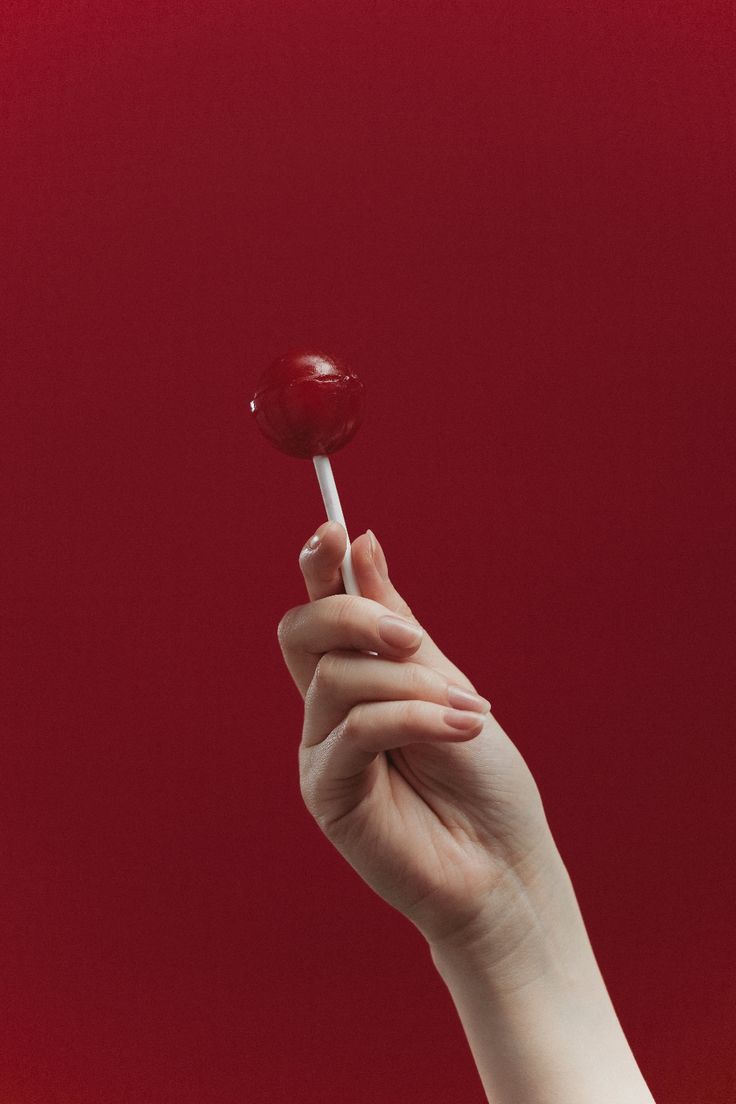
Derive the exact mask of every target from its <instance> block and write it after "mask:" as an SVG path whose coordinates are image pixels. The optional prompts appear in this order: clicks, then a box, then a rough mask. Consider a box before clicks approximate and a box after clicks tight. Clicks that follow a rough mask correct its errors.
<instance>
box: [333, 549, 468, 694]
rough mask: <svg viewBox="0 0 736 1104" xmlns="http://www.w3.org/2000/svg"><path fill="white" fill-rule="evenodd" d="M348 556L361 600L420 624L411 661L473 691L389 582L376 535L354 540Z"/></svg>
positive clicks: (386, 565) (466, 679)
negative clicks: (419, 638)
mask: <svg viewBox="0 0 736 1104" xmlns="http://www.w3.org/2000/svg"><path fill="white" fill-rule="evenodd" d="M351 557H352V561H353V570H354V571H355V578H356V581H357V583H358V586H359V587H360V593H361V594H362V595H363V597H364V598H372V599H373V601H374V602H380V603H381V605H383V606H386V608H387V609H390V610H391V611H392V612H393V613H397V614H398V615H399V616H400V617H407V618H408V619H409V620H410V621H415V622H416V623H417V624H421V625H422V628H423V629H424V639H423V640H422V643H421V644H420V646H419V649H418V651H416V652H415V653H414V655H413V656H412V657H411V659H412V661H413V662H414V663H423V664H424V665H425V666H426V667H432V668H433V669H434V670H436V671H441V672H442V673H443V674H444V675H446V676H447V677H448V678H450V679H452V681H454V682H455V683H456V684H457V685H458V686H465V687H466V688H467V689H469V690H472V691H473V692H475V687H474V686H473V685H472V684H471V683H470V681H469V679H468V678H467V677H466V676H465V675H464V674H463V672H462V671H460V670H459V669H458V668H457V667H456V666H455V664H454V663H451V662H450V660H449V659H448V658H447V656H446V655H444V654H443V653H442V652H441V651H440V649H439V648H438V647H437V645H436V644H435V643H434V641H433V640H432V638H431V637H430V636H429V633H428V632H427V627H426V625H423V624H422V622H421V621H420V620H419V618H418V617H415V616H414V614H413V612H412V611H411V609H410V608H409V605H408V604H407V602H406V601H405V600H404V598H403V597H402V596H401V595H400V594H399V592H398V590H397V589H396V587H395V586H394V585H393V583H392V582H391V578H390V576H389V573H388V563H387V562H386V555H385V553H384V551H383V549H382V548H381V545H380V544H379V542H378V539H377V537H376V535H375V533H373V532H371V530H370V529H368V530H366V532H365V533H362V534H361V535H360V536H359V537H357V538H356V540H354V541H353V543H352V545H351Z"/></svg>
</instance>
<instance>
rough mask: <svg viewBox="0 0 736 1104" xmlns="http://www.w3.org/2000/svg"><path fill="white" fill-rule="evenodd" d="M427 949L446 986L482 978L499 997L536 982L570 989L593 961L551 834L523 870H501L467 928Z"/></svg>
mask: <svg viewBox="0 0 736 1104" xmlns="http://www.w3.org/2000/svg"><path fill="white" fill-rule="evenodd" d="M428 943H429V948H430V953H431V955H432V960H433V962H434V964H435V966H436V968H437V970H438V971H439V973H440V975H441V976H442V977H444V978H445V980H447V977H446V975H448V976H451V975H455V974H458V973H460V974H462V973H465V972H469V973H471V974H473V975H475V976H478V975H479V974H482V975H483V977H484V979H485V984H486V985H488V986H490V987H491V988H495V989H497V990H498V992H499V993H503V992H505V991H508V990H512V989H514V988H519V987H521V986H525V985H529V984H530V983H531V982H534V981H541V980H545V981H547V982H552V981H554V982H556V983H557V984H560V985H563V986H564V985H565V984H570V985H577V984H579V982H580V980H581V977H580V975H581V972H582V968H583V966H585V965H587V966H589V965H590V962H589V959H590V958H591V957H592V951H591V948H590V943H589V941H588V937H587V933H586V931H585V926H584V924H583V920H582V917H581V915H580V910H579V907H578V904H577V899H576V897H575V892H574V890H573V886H572V882H571V881H570V876H569V874H568V872H567V868H566V867H565V864H564V862H563V861H562V857H561V855H560V853H559V851H558V850H557V847H556V845H555V842H554V840H553V838H552V836H551V835H550V836H549V837H548V839H547V840H546V841H545V842H544V843H543V844H542V845H541V846H540V848H539V849H538V850H537V851H536V852H535V854H534V855H533V856H529V857H528V858H527V859H526V860H525V862H524V864H523V865H516V866H513V867H512V866H509V867H507V868H506V869H505V871H504V873H503V875H502V877H501V878H500V879H499V882H498V884H497V885H496V887H495V888H494V890H493V892H492V894H491V895H490V896H489V899H488V902H487V904H486V906H485V907H483V908H482V910H481V911H479V912H478V914H477V915H476V916H475V917H474V918H473V919H472V920H471V921H469V922H467V923H466V924H464V925H463V926H462V927H461V928H458V929H456V930H454V931H452V932H451V933H448V934H447V935H445V936H443V937H442V938H440V939H433V940H428Z"/></svg>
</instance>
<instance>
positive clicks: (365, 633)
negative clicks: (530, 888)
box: [279, 522, 551, 954]
mask: <svg viewBox="0 0 736 1104" xmlns="http://www.w3.org/2000/svg"><path fill="white" fill-rule="evenodd" d="M317 535H319V536H320V537H321V541H320V543H319V544H318V546H317V547H316V548H315V549H310V548H309V547H308V546H305V548H304V549H303V550H302V554H301V556H300V566H301V568H302V572H303V574H304V579H305V582H306V585H307V591H308V594H309V597H310V603H308V604H307V605H304V606H300V607H297V608H296V609H293V610H290V611H289V612H288V613H287V614H286V616H285V617H284V618H283V620H282V622H281V624H280V626H279V639H280V643H281V647H282V650H283V654H284V659H285V661H286V664H287V666H288V668H289V671H290V672H291V675H292V677H293V678H294V681H295V682H296V685H297V686H298V688H299V690H300V692H301V694H302V696H303V697H304V699H305V710H304V729H303V734H302V743H301V747H300V753H299V759H300V777H301V788H302V794H303V797H304V800H305V802H306V805H307V807H308V809H309V810H310V812H311V813H312V814H313V816H314V817H315V819H316V820H317V822H318V823H319V825H320V826H321V828H322V830H323V831H324V832H325V834H326V835H327V836H328V838H329V839H330V840H331V841H332V843H333V844H334V845H335V846H336V847H337V849H338V850H339V851H340V852H341V853H342V854H343V855H344V856H345V858H346V859H347V860H348V861H349V862H350V863H351V865H352V866H353V867H354V868H355V869H356V870H357V871H358V873H360V874H361V875H362V877H363V878H364V879H365V881H366V882H367V883H368V884H369V885H370V886H372V887H373V889H375V890H376V892H378V893H379V894H380V895H381V896H382V897H383V898H384V899H385V900H386V901H388V902H389V903H390V904H391V905H393V906H394V907H395V908H397V909H398V910H399V911H401V912H402V913H404V914H405V915H406V916H407V917H409V919H410V920H412V921H413V922H414V923H415V924H416V925H417V927H418V928H419V929H420V930H421V931H422V933H423V934H424V935H425V937H426V938H427V940H428V941H429V942H430V943H438V942H441V941H443V940H445V939H453V940H454V939H456V938H459V937H461V936H462V934H463V933H465V932H470V931H472V930H473V929H475V928H477V927H479V926H480V927H482V928H483V929H484V930H485V929H486V928H487V926H488V923H489V920H491V917H490V915H489V914H490V911H491V906H492V902H493V897H494V890H496V889H497V888H498V887H499V886H501V885H502V884H503V885H504V886H508V885H509V884H514V883H516V882H517V881H518V880H519V879H521V880H522V881H526V880H530V879H532V880H533V878H534V877H535V876H536V868H537V865H538V864H541V863H543V862H545V861H546V859H547V858H548V856H549V848H550V841H551V837H550V832H549V827H548V825H547V821H546V818H545V815H544V810H543V807H542V802H541V799H540V796H539V791H538V789H537V786H536V783H535V782H534V779H533V777H532V775H531V773H530V772H529V769H528V767H527V766H526V764H525V762H524V760H523V758H522V756H521V754H520V753H519V751H518V750H517V749H516V747H515V746H514V745H513V744H512V742H511V740H510V739H509V738H508V736H507V735H506V734H505V733H504V732H503V730H502V729H501V727H500V726H499V725H498V723H497V722H496V721H495V719H494V718H493V716H492V715H490V714H489V713H488V703H487V702H486V701H484V700H483V699H478V701H477V702H475V703H473V704H471V706H470V708H469V709H467V708H466V709H464V710H462V711H461V714H460V719H459V720H456V723H461V722H462V721H463V720H464V721H465V723H466V724H467V725H468V726H469V727H467V728H466V729H465V730H461V729H457V728H453V727H449V726H448V725H447V724H446V723H445V721H444V716H445V714H446V713H447V712H448V709H449V708H450V705H451V700H450V698H449V697H448V687H450V686H455V687H458V688H461V689H463V690H465V691H470V692H471V694H472V693H474V692H475V688H474V687H473V686H472V685H471V683H470V682H469V680H468V679H467V678H466V677H465V675H464V674H463V673H462V672H461V671H459V670H458V668H457V667H455V666H454V664H452V663H451V662H450V660H449V659H447V657H446V656H444V655H443V654H442V652H441V651H440V650H439V648H438V647H437V646H436V644H434V642H433V641H432V640H431V639H430V638H429V636H428V635H427V633H426V632H424V633H423V636H422V639H421V641H420V643H419V645H418V646H409V647H405V648H396V647H390V646H389V645H387V644H386V643H385V642H384V641H383V640H382V639H381V636H380V635H379V629H378V621H379V619H380V618H381V617H382V616H385V615H387V614H393V615H394V616H395V615H399V616H400V617H402V618H406V619H407V620H408V621H409V622H410V623H411V624H413V625H417V621H416V619H415V618H414V616H413V614H412V612H411V610H410V609H409V607H408V606H407V604H406V602H405V601H404V600H403V599H402V598H401V596H400V595H399V594H398V593H397V591H396V590H395V589H394V587H393V585H392V583H391V582H390V580H389V577H388V571H387V565H386V559H385V556H384V554H383V551H382V549H381V547H380V545H379V544H378V542H377V541H376V540H375V538H374V537H373V535H372V534H363V535H361V536H360V537H358V538H357V540H355V541H354V542H353V545H352V557H353V565H354V569H355V574H356V578H357V581H358V585H359V587H360V589H361V593H362V595H363V597H360V598H357V597H346V596H345V595H344V593H343V587H342V581H341V578H340V574H339V564H340V562H341V560H342V557H343V554H344V549H345V538H344V531H343V530H342V528H341V527H340V526H338V525H335V524H334V523H330V522H327V523H325V524H324V525H322V526H320V528H319V530H318V531H317ZM371 651H373V652H378V653H379V655H378V656H376V655H370V654H366V653H368V652H371ZM517 936H518V932H515V933H514V937H515V938H516V937H517ZM498 951H499V954H502V953H503V951H504V948H503V947H499V948H498Z"/></svg>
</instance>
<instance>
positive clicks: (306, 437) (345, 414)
mask: <svg viewBox="0 0 736 1104" xmlns="http://www.w3.org/2000/svg"><path fill="white" fill-rule="evenodd" d="M364 407H365V395H364V390H363V384H362V383H361V382H360V380H359V379H358V377H357V376H356V374H355V372H353V371H351V369H349V368H347V367H346V366H345V365H344V364H342V363H341V362H340V361H338V360H336V359H335V358H334V357H331V356H327V355H326V354H325V353H317V352H310V351H309V350H306V349H294V350H292V351H291V352H289V353H286V354H285V355H284V356H282V357H279V359H278V360H275V361H274V362H273V364H270V365H269V367H268V368H267V369H266V371H265V372H264V373H263V375H262V376H261V378H260V380H259V381H258V386H257V387H256V392H255V395H254V396H253V398H252V400H251V404H250V409H251V412H252V413H253V415H254V416H255V419H256V423H257V425H258V428H259V429H260V430H261V432H262V433H263V434H264V435H265V436H266V437H267V438H268V439H269V441H270V442H271V444H272V445H275V446H276V448H277V449H280V450H281V451H282V452H285V453H286V454H287V455H288V456H299V457H302V458H303V459H308V458H310V457H312V456H325V455H327V454H329V453H331V452H336V451H337V449H339V448H342V447H343V445H346V444H347V443H348V441H349V440H351V438H352V437H354V436H355V434H356V432H357V430H358V427H359V426H360V423H361V422H362V420H363V412H364Z"/></svg>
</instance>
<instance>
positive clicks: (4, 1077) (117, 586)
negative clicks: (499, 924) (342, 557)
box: [0, 0, 736, 1104]
mask: <svg viewBox="0 0 736 1104" xmlns="http://www.w3.org/2000/svg"><path fill="white" fill-rule="evenodd" d="M729 9H730V4H728V3H726V2H725V0H724V2H722V3H718V2H715V0H712V2H707V0H706V2H703V3H698V4H692V3H684V2H682V0H669V2H668V3H666V4H663V3H655V2H654V0H643V2H640V3H612V2H610V0H608V2H605V3H602V4H591V5H580V4H578V3H575V4H573V3H570V2H568V0H564V2H560V3H554V4H552V3H547V4H541V3H535V2H527V3H513V4H512V3H506V2H501V0H498V2H492V3H488V2H487V0H458V2H457V3H453V4H450V3H439V2H433V0H423V2H421V3H420V2H419V0H408V2H407V0H404V2H402V3H398V2H397V0H391V2H389V0H376V2H374V3H371V4H365V5H362V4H353V3H348V4H346V3H343V2H338V0H310V3H295V2H291V3H284V2H283V0H281V2H280V0H276V2H274V0H255V2H251V3H246V4H236V3H234V2H233V3H228V2H223V0H215V2H214V3H213V2H212V0H208V2H207V3H205V2H204V0H188V2H182V0H177V2H173V0H172V2H170V3H164V2H160V0H159V2H155V3H146V4H141V5H137V4H136V5H133V4H130V5H128V4H121V3H111V2H106V3H105V4H99V5H90V4H88V3H84V2H81V0H69V2H66V3H63V4H62V3H54V4H51V3H46V4H40V3H39V4H35V5H31V4H28V3H19V4H13V5H10V6H6V7H5V13H6V14H5V28H4V31H3V35H2V38H3V41H4V43H5V46H4V50H5V54H4V62H3V64H2V67H0V80H1V81H2V84H3V104H4V105H5V106H4V122H3V147H4V155H3V158H2V167H1V168H0V173H1V174H2V193H3V202H4V205H5V208H6V212H5V213H6V215H7V219H6V220H5V222H6V224H5V227H4V229H3V245H2V248H3V254H4V263H3V267H4V272H3V291H2V315H3V318H4V322H5V323H6V325H5V326H4V330H5V333H6V336H7V337H9V351H8V353H7V355H6V359H5V362H4V367H3V383H4V385H5V393H6V397H5V398H4V399H3V402H2V417H3V421H4V422H6V425H5V428H4V429H3V433H2V450H3V454H4V464H3V475H2V479H3V497H4V499H5V500H6V501H7V503H8V504H9V508H8V507H6V508H5V510H4V516H3V525H4V536H3V538H2V549H3V556H4V558H5V559H6V568H7V569H6V571H5V573H4V575H5V580H6V582H7V593H6V597H5V599H4V603H3V639H4V651H5V656H6V658H5V660H4V672H5V673H4V677H3V697H4V707H3V712H4V716H5V718H6V719H5V721H4V725H3V735H2V739H1V741H0V771H1V773H0V777H1V778H2V798H1V800H0V875H1V878H2V894H1V900H0V1001H1V1005H2V1007H1V1015H0V1100H2V1101H3V1102H6V1101H7V1102H8V1104H31V1102H33V1104H36V1102H43V1104H169V1102H171V1104H174V1102H176V1104H184V1102H189V1101H192V1102H195V1101H196V1102H197V1104H210V1102H211V1104H215V1102H216V1104H236V1102H238V1104H242V1102H243V1101H245V1100H247V1101H249V1102H254V1104H261V1102H263V1104H275V1102H282V1101H286V1100H296V1101H300V1102H307V1104H309V1102H312V1101H314V1102H318V1101H319V1102H322V1101H325V1100H335V1101H338V1100H349V1101H351V1102H352V1104H368V1102H373V1101H376V1100H397V1101H398V1100H401V1101H422V1102H426V1101H443V1102H445V1101H450V1100H453V1101H455V1100H463V1101H467V1102H468V1104H470V1102H471V1101H478V1102H480V1101H481V1100H482V1099H483V1094H482V1091H481V1089H480V1086H479V1082H478V1079H477V1075H476V1073H475V1071H474V1068H473V1066H472V1061H471V1058H470V1054H469V1052H468V1051H467V1049H466V1044H465V1041H464V1037H463V1035H462V1032H461V1029H460V1026H459V1023H458V1021H457V1019H456V1016H455V1013H454V1010H453V1008H452V1006H451V1003H450V1000H449V997H448V995H447V994H446V991H445V990H444V988H443V987H442V985H441V983H440V981H439V979H438V978H437V976H436V975H435V973H434V971H433V968H432V966H431V963H430V961H429V957H428V954H427V953H426V950H425V948H424V946H423V944H422V943H421V940H420V938H419V937H418V935H417V933H416V932H415V930H414V929H413V928H412V927H411V926H410V925H409V924H408V923H407V922H406V921H404V920H403V918H402V917H400V916H399V915H398V914H396V913H394V912H393V911H392V910H390V909H389V908H388V906H386V905H384V904H383V902H381V901H380V900H379V899H378V898H376V897H374V896H373V895H372V893H371V892H370V891H369V890H368V889H367V888H366V887H364V886H363V884H362V883H361V882H360V881H359V880H358V879H357V877H356V876H355V874H354V873H353V871H352V870H350V868H349V867H347V866H346V865H345V864H344V863H343V861H342V860H341V859H340V857H339V856H338V855H337V854H336V853H334V852H333V851H332V850H331V848H330V846H329V844H328V843H327V842H326V841H325V840H324V839H323V837H322V836H321V835H320V833H319V831H318V830H317V828H316V827H315V826H314V825H313V824H312V822H311V820H310V819H309V817H308V814H307V813H306V811H305V810H304V809H303V807H302V804H301V800H300V797H299V792H298V783H297V774H296V747H297V743H298V738H299V729H300V718H301V703H300V700H299V698H298V695H297V693H296V691H295V690H294V688H293V687H292V685H291V683H290V681H289V680H288V676H287V675H286V672H285V670H284V669H283V667H282V664H281V658H280V655H279V652H278V648H277V643H276V634H275V630H276V624H277V622H278V620H279V618H280V616H281V614H282V613H283V612H284V610H285V609H287V608H288V607H289V606H291V605H294V604H296V603H299V602H301V601H303V600H304V596H303V593H302V583H301V578H300V576H299V574H298V568H297V554H298V551H299V548H300V546H301V544H302V542H303V541H304V540H305V539H306V538H307V537H308V536H309V535H310V533H311V532H312V530H313V529H314V528H315V526H316V525H317V524H318V523H319V522H320V520H321V519H322V506H321V500H320V498H319V493H318V489H317V486H316V482H315V480H314V476H313V473H312V471H311V468H310V465H309V464H308V463H304V462H300V461H296V460H291V459H288V458H286V457H283V456H281V455H280V454H278V453H277V452H275V451H274V450H273V449H271V447H270V446H269V445H267V444H266V443H265V442H264V441H263V440H262V439H260V437H259V436H258V434H257V432H256V430H255V427H254V425H253V424H252V423H251V419H250V416H249V414H248V406H247V404H248V399H249V397H250V393H251V390H252V388H253V386H254V383H255V380H256V378H257V376H258V374H259V372H260V371H261V369H262V368H263V366H264V365H265V364H267V363H268V362H269V361H270V360H271V359H272V358H273V357H275V356H276V355H279V354H280V353H282V352H283V351H284V349H286V348H288V347H290V346H292V345H294V344H302V345H311V344H314V345H317V346H321V347H324V348H325V349H327V350H328V351H331V352H333V353H335V354H337V355H342V356H344V357H345V358H346V359H347V360H348V361H349V362H350V363H352V364H353V366H354V367H355V368H356V369H357V370H358V371H359V372H360V373H361V375H362V376H363V379H364V381H365V384H366V387H367V392H368V401H369V406H368V414H367V417H366V421H365V424H364V427H363V429H362V431H361V433H360V434H359V436H358V437H357V438H356V440H355V441H354V442H353V443H352V444H351V445H350V446H349V447H348V448H347V449H346V450H345V451H344V452H343V453H341V454H339V455H338V456H337V457H336V460H335V471H336V475H337V479H338V484H339V486H340V488H341V492H342V496H343V500H344V505H345V508H346V513H347V516H348V523H349V526H350V529H351V531H352V533H353V534H354V535H357V534H358V533H359V532H360V531H362V530H363V529H365V528H366V527H367V526H369V525H370V526H371V527H372V528H373V529H375V531H376V533H377V534H378V536H379V538H380V539H381V540H382V541H383V544H384V547H385V548H386V551H387V554H388V557H389V562H390V565H391V567H392V569H393V574H394V576H395V579H396V580H397V582H398V585H399V587H400V589H402V590H403V592H404V593H405V595H406V597H407V599H408V600H409V601H410V603H411V605H412V606H413V608H414V609H415V610H416V612H417V613H418V615H419V616H420V617H421V618H422V619H423V621H424V623H425V624H426V626H427V627H428V629H429V631H430V632H431V633H432V634H433V635H434V636H435V637H436V639H437V641H438V642H439V643H440V645H441V646H442V647H443V648H444V650H445V651H447V653H448V654H449V655H450V656H451V657H452V658H453V659H454V660H455V661H456V662H457V663H458V664H459V665H460V666H462V667H464V669H465V670H466V671H467V673H468V674H469V676H470V678H471V679H472V680H473V681H474V682H476V683H477V685H478V686H479V688H480V689H481V691H482V692H483V693H485V694H487V695H488V696H489V697H490V698H491V700H492V701H493V703H494V708H495V711H496V714H497V716H498V718H499V720H500V722H501V724H502V725H503V726H504V728H505V729H506V730H507V731H508V732H509V734H510V735H511V737H512V738H513V739H514V740H515V742H516V743H517V744H518V746H519V747H520V749H521V750H522V753H523V754H524V756H525V757H526V759H527V761H528V762H529V764H530V766H531V768H532V770H533V772H534V774H535V776H536V778H537V780H538V782H539V785H540V789H541V791H542V794H543V797H544V800H545V805H546V808H547V812H548V817H549V820H550V823H551V825H552V828H553V831H554V833H555V836H556V838H557V841H558V844H559V846H560V849H561V851H562V853H563V856H564V858H565V860H566V862H567V864H568V867H569V869H570V871H571V874H572V877H573V881H574V884H575V886H576V889H577V892H578V896H579V899H580V902H581V906H582V908H583V913H584V916H585V918H586V922H587V925H588V929H589V932H590V935H591V939H592V941H593V945H594V948H595V950H596V953H597V955H598V959H599V961H600V963H601V967H602V969H603V972H604V976H605V977H606V980H607V982H608V985H609V989H610V991H611V994H612V996H613V999H614V1003H615V1005H616V1008H617V1010H618V1013H619V1016H620V1018H621V1020H622V1023H623V1025H624V1028H625V1030H626V1032H627V1035H628V1037H629V1040H630V1042H631V1045H632V1048H633V1049H634V1052H635V1054H636V1056H637V1058H638V1060H639V1062H640V1065H641V1067H642V1070H643V1072H644V1074H645V1076H646V1077H647V1079H648V1081H649V1083H650V1085H651V1088H652V1090H653V1092H654V1095H655V1097H656V1098H657V1100H658V1102H659V1101H662V1102H664V1101H665V1100H667V1101H672V1102H678V1104H680V1102H681V1104H692V1101H693V1100H696V1099H698V1100H704V1101H705V1100H707V1101H708V1102H709V1104H725V1102H726V1101H727V1100H732V1099H733V1089H734V1083H735V1081H736V1070H735V1068H734V1058H733V1054H734V1027H735V1026H736V1023H735V1016H734V987H733V952H734V944H733V936H732V932H731V929H732V927H733V916H734V903H735V902H734V883H735V879H734V875H733V859H732V851H733V827H734V825H733V813H732V808H733V785H734V782H733V774H732V772H733V766H734V761H733V735H734V723H733V722H734V710H733V668H732V655H729V653H730V652H732V647H731V644H732V639H731V638H732V633H733V613H734V609H733V603H732V600H731V597H732V592H731V591H730V589H729V587H728V585H727V576H728V571H729V568H730V567H731V566H732V564H733V557H734V552H735V551H736V549H734V530H733V523H732V510H731V509H730V508H729V507H728V502H727V494H728V493H729V485H728V467H729V461H732V460H733V457H732V456H731V457H729V451H730V448H731V446H730V438H731V435H732V423H733V413H734V409H733V400H734V386H733V371H734V363H735V361H734V356H733V353H734V341H733V336H734V330H733V323H732V317H731V316H732V313H733V290H734V289H733V283H731V286H730V287H729V277H730V276H731V275H732V261H733V254H732V252H731V250H732V247H733V241H734V238H733V230H734V220H733V172H734V167H736V166H735V165H734V162H735V161H736V158H734V142H733V129H732V121H733V114H732V112H733V107H734V96H733V72H732V69H733V62H734V49H733V47H734V40H733V34H732V27H731V25H730V20H731V19H732V15H731V16H729ZM729 774H731V777H729Z"/></svg>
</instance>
